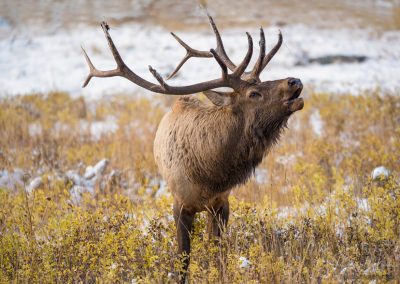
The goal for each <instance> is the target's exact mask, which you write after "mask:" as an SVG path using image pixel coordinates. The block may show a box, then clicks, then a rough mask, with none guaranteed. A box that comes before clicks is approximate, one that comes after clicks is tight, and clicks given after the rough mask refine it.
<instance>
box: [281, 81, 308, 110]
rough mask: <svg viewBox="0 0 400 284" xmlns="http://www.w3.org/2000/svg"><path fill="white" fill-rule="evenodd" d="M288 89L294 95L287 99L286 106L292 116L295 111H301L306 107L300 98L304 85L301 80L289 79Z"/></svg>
mask: <svg viewBox="0 0 400 284" xmlns="http://www.w3.org/2000/svg"><path fill="white" fill-rule="evenodd" d="M287 84H288V88H289V89H290V90H291V92H292V95H291V96H290V97H289V99H287V100H286V101H285V102H284V104H285V105H286V106H287V108H288V111H289V112H290V114H292V113H294V112H295V111H298V110H301V109H303V107H304V100H303V98H299V96H300V94H301V91H302V90H303V84H302V83H301V81H300V79H297V78H288V80H287Z"/></svg>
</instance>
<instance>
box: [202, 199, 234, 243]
mask: <svg viewBox="0 0 400 284" xmlns="http://www.w3.org/2000/svg"><path fill="white" fill-rule="evenodd" d="M228 220H229V203H228V201H225V202H224V203H223V204H222V206H221V207H219V208H218V209H217V210H214V209H211V211H209V212H208V228H207V230H208V234H209V236H210V238H211V237H212V236H215V237H220V236H221V230H224V229H225V227H226V225H228Z"/></svg>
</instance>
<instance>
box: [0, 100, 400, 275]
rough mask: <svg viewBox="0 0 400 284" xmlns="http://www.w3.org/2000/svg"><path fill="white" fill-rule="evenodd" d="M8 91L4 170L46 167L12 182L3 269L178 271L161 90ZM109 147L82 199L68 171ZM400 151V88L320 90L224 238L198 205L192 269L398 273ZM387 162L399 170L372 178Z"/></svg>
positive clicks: (2, 215)
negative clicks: (93, 93)
mask: <svg viewBox="0 0 400 284" xmlns="http://www.w3.org/2000/svg"><path fill="white" fill-rule="evenodd" d="M0 104H1V107H0V109H1V112H0V131H1V140H0V149H1V152H0V170H9V171H12V170H13V169H15V168H22V169H23V170H24V171H25V172H26V173H29V175H26V177H25V180H26V182H29V181H30V180H31V179H32V178H33V177H35V176H42V180H43V183H42V184H41V186H39V188H37V189H36V190H35V191H33V193H32V194H28V193H26V192H25V190H24V186H20V187H19V188H18V189H16V190H13V191H11V190H8V189H6V188H3V189H0V280H1V281H2V282H10V281H16V282H30V283H36V282H40V283H43V282H60V283H65V282H84V283H92V282H97V281H98V282H106V283H115V282H131V281H132V280H133V279H135V280H134V281H135V282H137V283H142V282H144V283H148V282H168V281H169V282H173V281H174V274H173V273H172V272H173V271H177V270H179V267H180V261H179V259H177V256H176V253H175V251H176V242H175V239H174V235H175V234H174V224H173V221H172V218H171V197H170V196H169V195H168V194H167V195H161V196H158V195H156V192H157V190H158V188H159V186H160V181H159V180H160V179H159V178H160V177H159V176H158V173H157V169H156V167H155V165H154V161H153V155H152V141H153V137H154V134H155V130H156V126H157V124H158V122H159V120H160V119H161V117H162V115H163V113H164V112H165V109H164V108H162V107H160V105H163V104H162V102H160V101H157V100H156V101H153V102H149V101H147V100H145V99H139V100H135V99H130V98H127V97H123V96H119V97H113V98H110V99H107V100H106V99H104V100H100V101H98V102H96V103H95V104H90V105H89V104H87V103H85V101H84V100H83V99H81V98H80V99H71V98H70V97H69V96H68V95H67V94H63V93H52V94H48V95H46V96H42V95H31V96H23V97H17V98H9V99H3V100H2V101H1V102H0ZM110 117H112V119H111V120H112V121H113V123H114V124H115V125H117V126H118V128H117V129H116V130H115V131H114V132H113V133H103V134H102V135H100V136H98V137H94V136H93V133H91V132H90V131H89V130H88V129H87V128H86V127H83V126H87V125H96V123H98V122H99V121H107V120H108V119H109V118H110ZM316 117H320V119H321V121H322V125H323V127H322V128H321V131H320V132H319V133H316V132H315V130H314V128H315V125H314V126H313V123H312V121H315V120H316ZM317 132H318V131H317ZM103 157H105V158H107V159H109V161H110V165H109V168H108V170H107V173H109V172H110V171H111V170H114V171H115V172H118V175H117V178H114V179H112V180H107V181H106V182H105V184H98V185H97V186H96V188H95V193H94V194H93V195H92V194H90V193H86V194H84V195H83V198H82V201H81V202H80V203H79V204H74V203H73V202H71V198H70V193H69V192H70V189H71V187H72V183H71V181H70V180H68V179H67V178H65V176H64V174H65V172H67V171H68V170H71V169H77V170H79V172H80V173H83V171H84V169H85V167H86V166H87V165H92V164H94V163H96V162H97V161H98V160H100V159H101V158H103ZM399 163H400V98H399V97H398V96H390V95H385V96H380V95H378V94H377V93H375V94H368V95H359V96H352V95H342V96H330V95H327V94H311V95H309V96H308V97H307V98H306V107H305V109H304V110H303V111H301V112H299V113H296V115H295V116H294V117H293V118H292V119H291V121H290V126H289V129H288V130H287V131H286V134H285V135H284V136H283V137H282V140H281V143H280V144H279V145H278V146H277V147H275V149H274V150H273V151H272V152H271V153H270V155H269V156H268V157H267V158H266V159H265V161H264V162H263V164H262V165H261V167H260V168H261V169H265V173H266V174H265V175H264V181H263V182H256V181H255V180H252V181H250V182H249V183H247V184H246V185H245V186H243V187H242V188H238V189H236V190H235V192H234V194H233V196H232V198H231V204H232V214H231V219H230V224H229V229H228V231H227V232H226V233H225V234H224V235H223V237H222V239H221V240H220V242H218V243H217V244H214V242H209V241H208V239H207V236H206V235H205V228H204V227H205V216H203V215H200V216H198V218H197V220H196V225H195V232H194V235H193V252H192V258H191V265H190V278H191V280H192V281H193V282H194V283H204V282H212V283H213V282H225V283H244V282H245V283H248V282H250V283H252V282H254V283H258V282H264V283H265V282H285V283H287V282H289V283H291V282H306V283H315V282H318V283H321V282H342V281H349V282H352V281H357V282H358V281H369V280H374V279H375V280H378V281H379V282H381V281H382V282H385V281H396V279H397V280H398V279H400V266H399V263H400V238H399V235H400V222H399V220H400V187H399V184H398V175H399V168H400V167H399V166H400V164H399ZM379 165H384V166H386V167H387V168H389V169H391V170H392V176H391V177H390V178H389V179H387V180H381V181H372V180H371V179H370V172H371V170H372V169H373V168H374V167H376V166H379ZM365 203H368V206H364V205H362V204H365ZM241 257H245V258H246V259H247V260H248V261H250V264H249V265H247V266H246V265H242V264H243V263H242V262H243V261H242V260H243V259H242V258H241Z"/></svg>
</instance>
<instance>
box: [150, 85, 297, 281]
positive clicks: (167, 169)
mask: <svg viewBox="0 0 400 284" xmlns="http://www.w3.org/2000/svg"><path fill="white" fill-rule="evenodd" d="M293 82H295V83H293ZM301 89H302V85H301V82H300V80H298V79H293V78H288V79H283V80H277V81H268V82H256V83H249V84H248V85H247V87H246V88H244V89H243V90H241V91H240V92H233V93H217V92H211V93H210V92H209V93H206V95H207V97H209V98H210V100H211V101H212V102H214V105H207V104H205V103H203V102H201V101H199V100H198V99H196V98H193V97H189V96H185V97H181V98H179V99H178V100H177V101H176V102H175V104H174V106H173V109H172V111H170V112H168V113H167V114H166V115H165V116H164V117H163V119H162V121H161V123H160V125H159V128H158V130H157V134H156V138H155V141H154V156H155V159H156V163H157V165H158V167H159V169H160V172H161V174H162V176H163V177H164V179H165V180H166V181H167V184H168V186H169V188H170V190H171V192H172V195H173V197H174V218H175V221H176V225H177V237H178V245H179V253H184V254H189V253H190V234H189V232H190V230H191V227H192V223H193V219H194V214H195V213H196V212H200V211H204V210H207V211H208V212H209V225H208V230H209V233H210V234H211V235H216V236H219V235H220V230H221V227H224V226H225V225H226V224H227V222H228V218H229V202H228V196H229V194H230V191H231V189H232V188H233V187H234V186H236V185H239V184H242V183H244V182H246V181H247V180H248V179H249V177H250V176H251V174H252V173H253V171H254V169H255V167H256V166H257V165H258V164H259V163H260V162H261V161H262V159H263V157H264V156H265V155H266V154H267V153H268V151H269V150H270V148H271V146H272V145H274V144H275V143H277V141H278V139H279V137H280V134H281V132H282V130H283V129H284V127H285V126H286V123H287V120H288V118H289V116H290V115H291V114H292V113H294V112H295V111H297V110H300V109H302V108H303V99H301V98H298V96H299V95H300V92H301ZM254 93H256V94H257V95H256V96H254ZM215 104H216V105H215ZM188 264H189V260H188V259H186V261H185V262H184V269H187V267H188ZM185 278H186V275H184V276H183V278H182V279H183V280H184V279H185Z"/></svg>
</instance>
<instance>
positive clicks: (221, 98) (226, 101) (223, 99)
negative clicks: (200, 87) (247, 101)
mask: <svg viewBox="0 0 400 284" xmlns="http://www.w3.org/2000/svg"><path fill="white" fill-rule="evenodd" d="M203 94H204V95H205V96H206V97H207V98H208V99H209V100H210V101H211V102H212V103H213V104H214V105H216V106H228V105H230V104H231V103H232V92H216V91H210V90H209V91H204V92H203Z"/></svg>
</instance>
